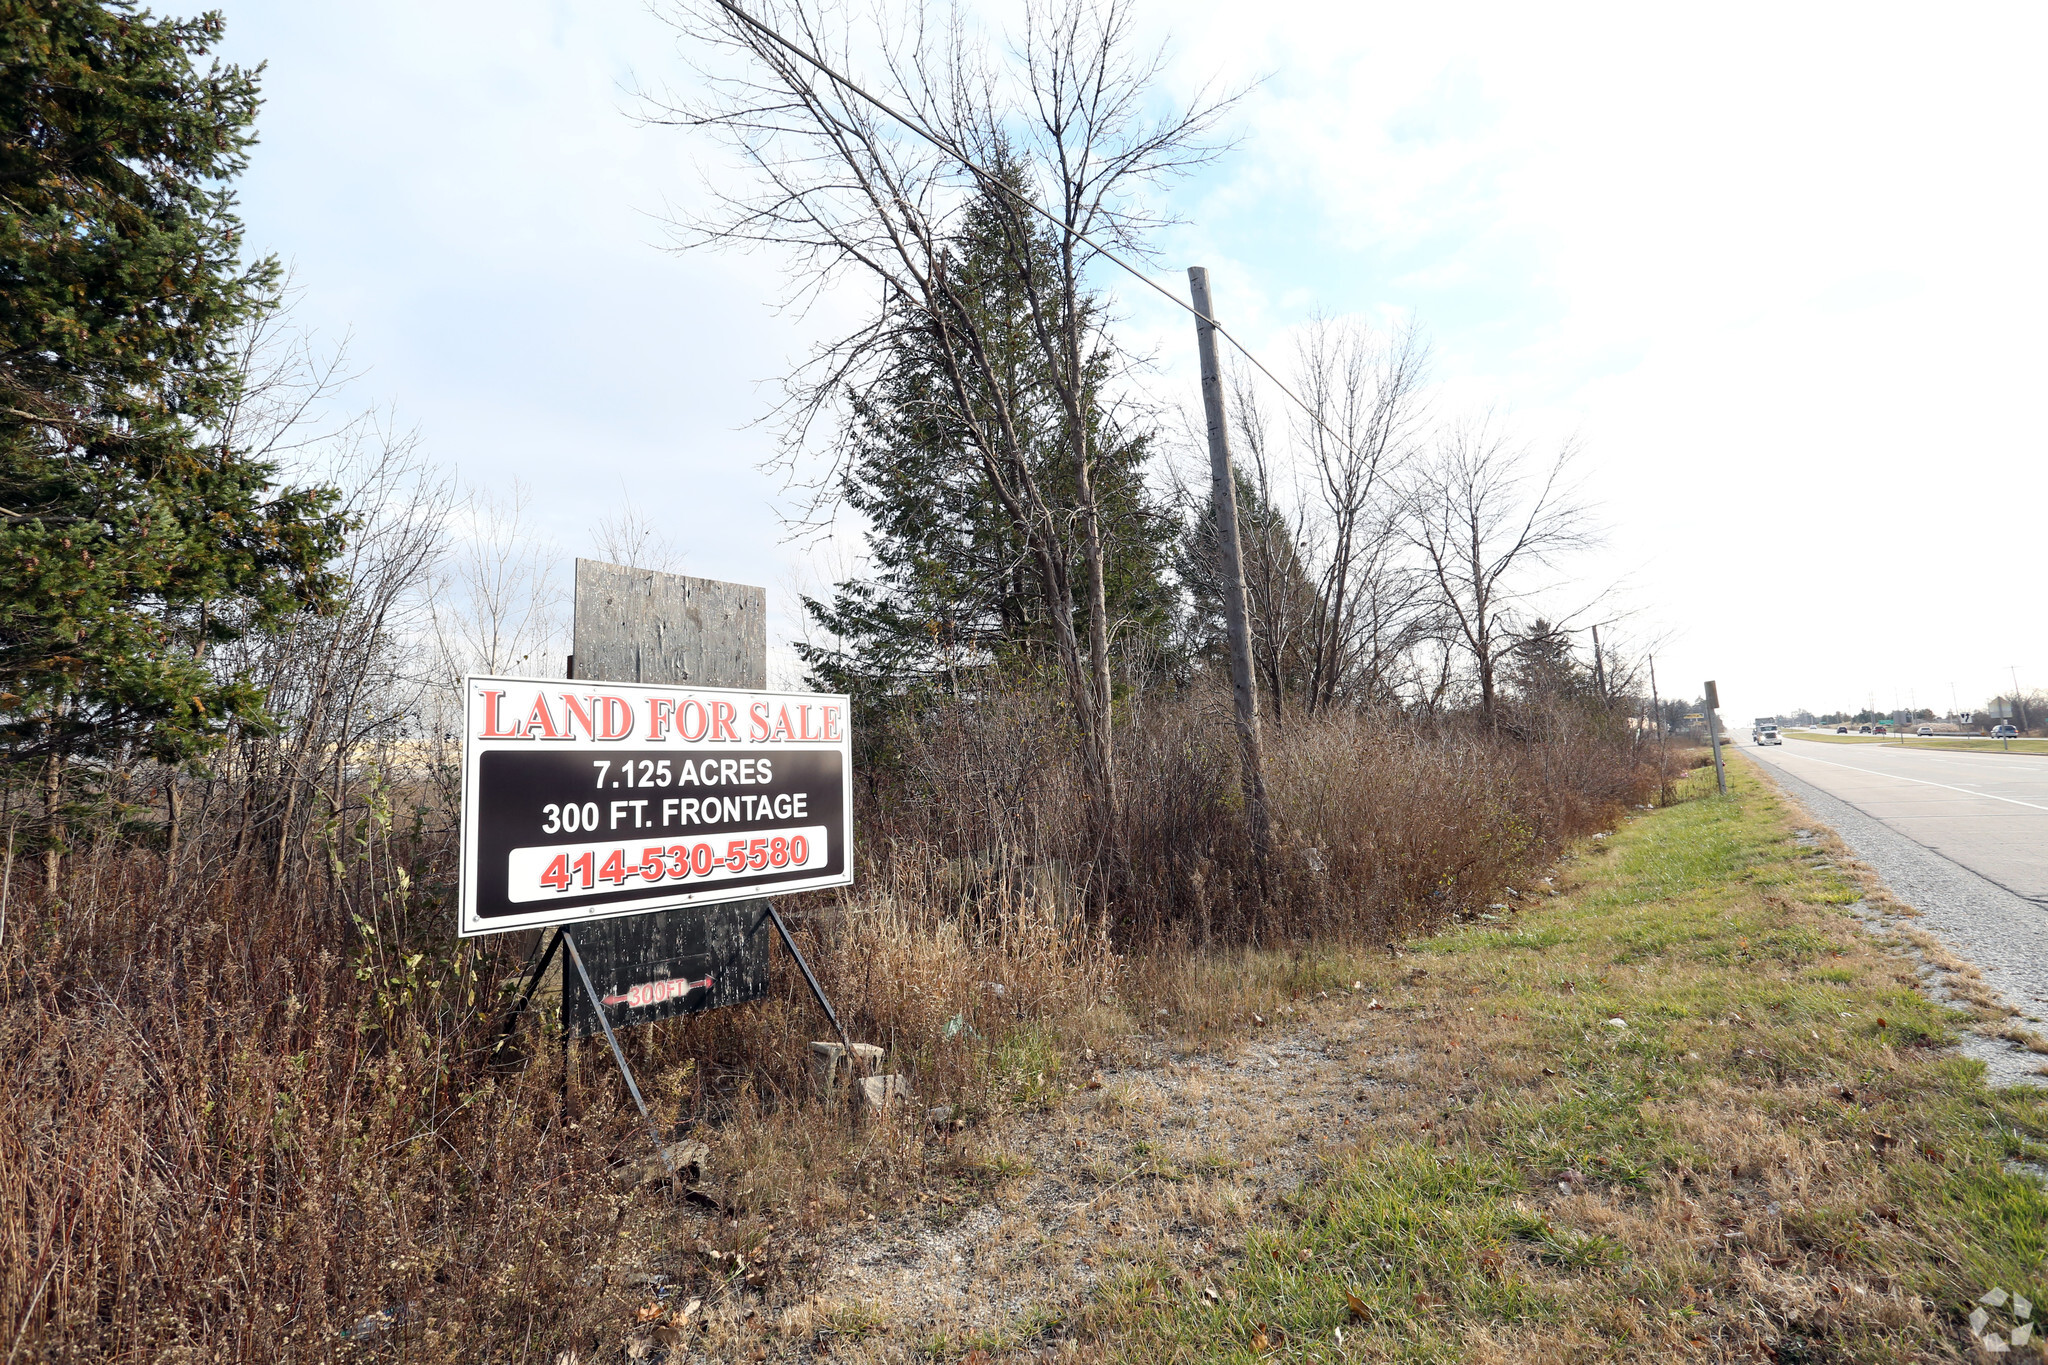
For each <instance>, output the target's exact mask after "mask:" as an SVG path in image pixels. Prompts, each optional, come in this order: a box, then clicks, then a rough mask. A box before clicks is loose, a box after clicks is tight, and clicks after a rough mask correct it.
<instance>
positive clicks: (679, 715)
mask: <svg viewBox="0 0 2048 1365" xmlns="http://www.w3.org/2000/svg"><path fill="white" fill-rule="evenodd" d="M466 688H467V691H468V700H469V707H468V712H469V715H468V724H469V729H468V731H467V733H466V735H465V745H464V762H463V779H464V780H463V841H462V920H461V931H462V932H463V933H464V934H465V935H468V934H487V933H497V932H501V931H503V930H507V929H523V928H528V927H532V926H535V925H544V924H577V923H583V922H585V921H589V920H595V919H602V918H607V917H611V916H618V915H632V914H640V913H645V912H649V911H655V910H665V909H673V908H677V907H682V906H705V905H714V904H720V903H724V902H728V901H737V900H747V899H752V898H755V897H758V896H760V895H762V894H764V893H769V892H794V891H804V890H811V889H813V888H817V887H824V886H845V885H847V884H849V883H850V882H851V881H852V880H853V870H852V833H853V822H852V813H851V810H850V805H851V801H850V796H851V790H852V785H851V784H852V778H851V773H850V772H849V764H848V760H849V757H850V754H849V749H850V744H849V737H848V734H847V727H846V716H847V713H848V707H847V704H846V698H844V697H841V696H820V695H814V694H791V693H769V692H743V691H729V690H724V689H714V688H677V687H648V686H639V685H631V684H623V683H578V682H573V681H572V682H550V681H542V680H537V679H530V678H528V679H514V678H471V679H468V680H467V682H466ZM578 941H579V942H580V941H581V937H580V936H579V940H578Z"/></svg>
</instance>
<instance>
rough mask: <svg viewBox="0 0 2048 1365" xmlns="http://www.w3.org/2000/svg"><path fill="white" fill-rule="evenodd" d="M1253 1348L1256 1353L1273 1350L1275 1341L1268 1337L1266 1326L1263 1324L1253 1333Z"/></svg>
mask: <svg viewBox="0 0 2048 1365" xmlns="http://www.w3.org/2000/svg"><path fill="white" fill-rule="evenodd" d="M1251 1347H1252V1349H1253V1350H1254V1351H1270V1350H1272V1349H1273V1339H1272V1338H1271V1337H1269V1336H1267V1335H1266V1324H1264V1323H1263V1322H1262V1323H1260V1324H1259V1325H1258V1327H1257V1328H1255V1329H1254V1330H1253V1332H1252V1340H1251Z"/></svg>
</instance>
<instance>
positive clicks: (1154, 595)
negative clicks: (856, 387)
mask: <svg viewBox="0 0 2048 1365" xmlns="http://www.w3.org/2000/svg"><path fill="white" fill-rule="evenodd" d="M995 193H996V191H993V190H988V191H984V192H983V194H982V195H981V196H980V197H978V198H977V200H976V201H975V202H973V203H972V204H970V205H969V207H968V209H967V211H966V212H965V214H964V215H963V218H962V225H961V230H960V232H959V233H958V235H957V236H956V238H955V240H954V242H953V250H952V253H951V256H950V259H949V263H948V264H949V269H950V270H951V271H952V272H953V275H954V278H955V279H956V280H959V281H964V282H966V285H967V287H966V288H964V289H963V290H962V292H963V293H964V294H966V295H967V296H968V297H970V298H971V299H972V300H974V306H975V307H976V308H978V309H979V310H980V312H981V316H980V317H979V318H978V319H976V321H977V322H978V323H979V325H980V332H981V335H983V336H984V337H986V338H988V339H989V342H990V343H991V344H990V350H991V356H992V359H993V361H994V362H995V363H994V368H995V370H996V371H997V372H998V373H999V374H1000V375H1001V376H1002V380H1001V382H1002V385H1003V390H1004V392H1003V397H1004V398H1005V399H1006V400H1007V406H1008V408H1009V410H1010V411H1011V412H1012V413H1013V414H1015V415H1016V418H1017V420H1018V421H1019V422H1020V424H1022V425H1023V426H1024V428H1025V433H1024V434H1025V443H1026V445H1027V447H1028V449H1029V450H1030V452H1031V454H1030V457H1029V458H1030V460H1031V471H1030V472H1031V476H1032V478H1033V479H1035V480H1036V481H1037V482H1038V484H1039V486H1040V487H1041V488H1042V489H1044V490H1045V493H1046V496H1047V499H1048V501H1049V502H1051V503H1052V504H1053V505H1054V506H1055V507H1056V508H1061V509H1071V508H1073V507H1074V505H1075V501H1076V493H1075V488H1074V479H1073V473H1072V458H1071V455H1070V454H1069V452H1068V451H1067V450H1066V444H1067V435H1066V429H1065V425H1064V423H1063V420H1062V417H1061V414H1060V409H1059V406H1058V400H1057V397H1056V395H1055V394H1054V393H1053V391H1052V389H1051V386H1050V385H1049V383H1048V382H1047V380H1046V377H1045V373H1044V360H1043V357H1042V353H1041V352H1040V350H1039V349H1038V345H1037V342H1036V340H1035V339H1034V337H1033V335H1032V332H1031V324H1030V318H1029V315H1028V313H1027V302H1026V300H1025V299H1024V297H1023V295H1022V291H1021V290H1020V289H1019V287H1018V286H1017V283H1016V272H1015V269H1014V265H1013V264H1008V265H1006V263H1005V262H1004V260H1003V258H1002V255H1001V253H1002V244H1001V243H1002V238H1001V235H1000V234H1001V233H1002V231H1003V225H1002V222H1001V219H1000V217H999V215H1000V214H1001V212H1002V210H1001V207H1000V205H999V204H998V203H997V202H996V201H995V200H994V198H993V195H994V194H995ZM1033 249H1034V250H1035V251H1037V252H1041V253H1043V254H1044V255H1045V257H1046V258H1047V259H1048V260H1049V259H1050V256H1051V253H1052V251H1053V243H1052V240H1051V237H1050V234H1041V235H1039V236H1038V237H1036V238H1035V239H1034V243H1033ZM1089 306H1090V307H1096V306H1099V304H1098V303H1097V302H1096V301H1094V300H1090V301H1089ZM936 345H937V342H936V340H935V339H934V338H933V337H932V336H931V334H930V333H929V332H928V331H926V330H924V329H920V328H917V327H915V326H912V325H909V324H908V323H907V322H906V323H905V324H904V325H903V326H902V327H901V329H900V330H899V332H898V334H897V336H896V339H895V342H894V345H893V347H892V351H891V354H890V358H889V362H888V364H887V365H886V366H885V368H884V369H883V370H882V372H881V373H880V375H879V376H878V377H877V378H876V380H875V381H874V382H873V383H871V384H870V385H868V386H867V387H866V388H865V389H864V390H863V391H862V392H860V393H858V394H856V395H854V397H853V402H852V412H851V415H852V421H851V424H850V427H849V432H848V436H847V443H848V452H847V454H848V458H847V472H846V474H845V478H844V491H845V494H846V498H847V502H848V503H849V505H851V506H852V507H854V508H855V509H856V510H858V511H860V512H861V513H862V514H863V515H864V516H865V517H866V518H867V519H868V524H869V530H868V550H869V555H870V558H871V560H872V570H871V572H870V574H869V575H868V576H867V577H864V578H860V579H853V580H849V581H847V582H844V583H840V584H838V585H836V588H835V590H834V593H833V595H832V600H831V601H830V602H829V603H828V602H821V601H818V600H816V599H812V598H806V599H805V602H804V605H805V608H806V610H807V611H808V613H809V614H810V617H811V619H812V621H813V622H814V623H815V624H816V625H817V626H818V627H820V628H821V630H822V631H823V632H824V633H826V634H829V635H830V636H832V637H833V639H834V643H832V644H826V645H806V646H801V647H800V652H801V653H802V655H803V657H804V659H805V661H806V662H807V663H808V664H809V665H810V666H811V670H812V675H813V679H814V681H815V682H817V683H818V684H819V685H822V686H827V687H831V688H833V689H835V690H843V691H849V692H852V693H854V694H855V695H856V696H857V697H859V698H862V699H863V700H864V701H865V702H866V703H867V704H869V705H874V704H877V703H880V704H884V705H896V704H902V703H903V702H905V701H906V700H909V699H914V698H916V697H918V696H920V695H923V694H925V693H926V692H928V691H929V690H931V689H933V688H935V687H936V688H941V689H945V690H959V689H961V688H963V687H967V686H970V685H971V684H970V683H969V682H968V681H966V679H967V678H968V677H969V676H970V675H972V674H973V673H974V672H975V671H977V670H980V669H983V668H987V667H991V666H1006V665H1010V664H1015V663H1021V662H1029V661H1033V660H1036V659H1038V658H1040V657H1041V655H1044V656H1049V655H1050V652H1051V649H1052V644H1051V631H1050V624H1049V622H1050V615H1049V613H1051V612H1054V611H1065V612H1068V613H1070V614H1071V615H1072V616H1073V617H1074V618H1075V620H1076V622H1077V626H1076V629H1077V630H1082V631H1084V632H1085V627H1083V626H1082V625H1081V624H1079V623H1080V620H1081V618H1082V616H1083V615H1084V613H1083V610H1082V609H1081V607H1080V604H1079V603H1075V602H1053V601H1050V600H1048V593H1047V591H1046V585H1045V584H1044V583H1043V582H1042V581H1041V575H1040V574H1039V573H1038V571H1037V569H1036V568H1035V566H1034V564H1033V561H1032V556H1031V554H1030V552H1029V548H1028V547H1027V546H1026V545H1025V543H1024V539H1023V537H1022V535H1021V534H1020V533H1019V531H1018V529H1017V527H1016V525H1015V523H1014V522H1013V521H1011V520H1010V519H1009V518H1008V517H1007V516H1006V515H1004V513H1003V511H1002V509H1001V508H1000V507H999V506H998V505H997V502H996V498H995V495H994V493H993V490H992V489H991V488H990V487H989V486H988V481H987V478H986V476H985V475H984V474H983V473H982V471H981V470H980V469H979V468H978V467H977V466H976V464H975V462H974V461H973V460H971V459H969V458H966V457H965V456H964V455H963V454H962V450H963V448H964V447H965V445H966V440H967V438H966V436H965V435H964V432H963V429H962V422H961V420H960V403H959V399H958V395H957V394H956V393H955V392H954V391H953V389H952V387H951V385H950V384H949V383H948V382H947V380H946V372H945V369H944V367H943V365H942V363H941V360H940V357H939V355H938V354H937V352H936V350H935V347H936ZM1107 371H1108V361H1107V358H1106V357H1097V358H1096V359H1095V361H1094V364H1093V368H1092V373H1091V376H1090V384H1091V389H1092V392H1091V395H1090V401H1089V402H1088V404H1087V410H1088V412H1089V413H1090V415H1091V418H1092V420H1093V422H1094V424H1095V426H1094V431H1093V432H1092V438H1093V443H1094V449H1095V451H1096V453H1097V454H1096V464H1095V474H1094V481H1095V482H1094V486H1095V494H1096V499H1097V502H1098V504H1099V506H1100V509H1101V520H1102V527H1103V541H1104V553H1105V561H1106V563H1105V570H1106V574H1105V576H1106V579H1107V596H1108V599H1109V605H1110V611H1111V615H1112V617H1113V618H1114V619H1117V620H1118V621H1120V622H1121V623H1122V625H1121V630H1120V634H1119V640H1118V643H1119V646H1120V647H1121V648H1122V649H1124V650H1125V651H1126V652H1127V653H1128V652H1130V651H1131V650H1133V649H1143V648H1156V647H1158V646H1160V645H1162V644H1163V643H1164V642H1165V639H1166V636H1167V634H1168V632H1169V630H1170V628H1171V625H1172V618H1173V605H1174V596H1173V593H1172V591H1171V589H1170V588H1169V587H1168V585H1167V584H1166V583H1165V581H1164V578H1163V570H1164V567H1165V561H1166V558H1167V555H1168V554H1169V553H1170V550H1171V547H1172V544H1173V526H1172V519H1171V517H1170V515H1169V514H1167V513H1166V512H1165V511H1164V510H1163V509H1162V508H1161V507H1160V506H1159V505H1158V504H1157V502H1156V500H1155V499H1154V498H1153V496H1152V494H1151V492H1150V490H1149V489H1148V488H1147V486H1146V483H1145V473H1144V467H1145V461H1146V459H1147V457H1148V456H1149V454H1150V447H1151V435H1150V433H1149V432H1145V431H1136V430H1130V429H1127V428H1123V427H1120V426H1118V425H1116V424H1115V422H1114V421H1113V419H1112V418H1111V417H1110V416H1109V415H1108V414H1106V413H1105V411H1104V407H1105V404H1104V403H1103V402H1102V401H1101V396H1102V388H1103V386H1104V384H1105V382H1106V380H1107V377H1108V374H1107ZM969 397H970V401H972V402H974V403H976V404H977V405H978V406H980V405H987V404H990V402H991V399H992V397H993V395H983V394H971V395H970V396H969ZM982 415H983V416H984V417H985V413H984V414H982ZM1070 522H1071V518H1070ZM1066 542H1067V544H1066V554H1067V562H1068V563H1069V564H1071V565H1073V566H1074V570H1073V575H1072V577H1073V578H1074V579H1075V580H1077V581H1078V580H1080V579H1081V578H1082V576H1083V572H1082V568H1081V552H1080V544H1079V537H1078V536H1077V535H1075V534H1073V533H1072V532H1071V529H1070V530H1069V533H1068V535H1067V536H1066Z"/></svg>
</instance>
